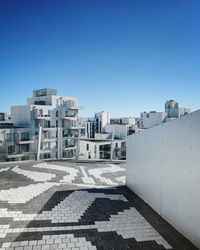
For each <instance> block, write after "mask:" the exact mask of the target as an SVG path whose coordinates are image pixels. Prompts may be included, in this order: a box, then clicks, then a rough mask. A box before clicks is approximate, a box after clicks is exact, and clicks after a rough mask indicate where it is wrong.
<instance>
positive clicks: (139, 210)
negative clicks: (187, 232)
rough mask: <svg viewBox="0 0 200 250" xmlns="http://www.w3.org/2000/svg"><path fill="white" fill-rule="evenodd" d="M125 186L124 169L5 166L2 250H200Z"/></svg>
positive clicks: (1, 174) (0, 171) (0, 188)
mask: <svg viewBox="0 0 200 250" xmlns="http://www.w3.org/2000/svg"><path fill="white" fill-rule="evenodd" d="M124 184H125V166H124V164H111V163H69V162H64V161H55V162H48V163H23V164H12V165H5V166H3V165H1V166H0V249H1V250H2V249H3V250H14V249H16V250H45V249H52V250H53V249H55V250H57V249H69V250H83V249H85V250H90V249H91V250H92V249H107V250H111V249H138V250H139V249H146V250H158V249H160V250H161V249H177V250H193V249H196V248H195V247H194V246H193V245H192V244H191V243H190V242H189V241H187V240H186V239H185V238H184V237H183V236H182V235H180V234H179V233H178V232H177V231H176V230H175V229H174V228H173V227H171V226H170V225H169V224H168V223H167V222H166V221H165V220H163V219H162V218H161V217H160V216H159V215H158V214H156V213H155V212H154V211H153V210H152V209H151V208H150V207H149V206H147V204H145V203H144V202H143V201H142V200H141V199H140V198H138V197H137V196H136V195H135V194H134V193H132V192H131V191H130V190H129V189H128V188H126V187H125V186H124Z"/></svg>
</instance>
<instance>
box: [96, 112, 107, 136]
mask: <svg viewBox="0 0 200 250" xmlns="http://www.w3.org/2000/svg"><path fill="white" fill-rule="evenodd" d="M109 123H110V117H109V114H108V113H107V112H105V111H102V112H99V113H95V118H94V128H95V133H102V132H103V128H104V126H105V125H106V124H109Z"/></svg>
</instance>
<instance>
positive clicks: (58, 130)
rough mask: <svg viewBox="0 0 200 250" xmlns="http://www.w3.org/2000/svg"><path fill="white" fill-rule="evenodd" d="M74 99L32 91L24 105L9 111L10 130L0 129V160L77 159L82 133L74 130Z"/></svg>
mask: <svg viewBox="0 0 200 250" xmlns="http://www.w3.org/2000/svg"><path fill="white" fill-rule="evenodd" d="M79 109H81V107H79V106H78V99H77V98H75V97H65V96H58V95H57V91H56V90H55V89H40V90H35V91H33V97H32V98H28V99H27V104H26V105H21V106H12V107H11V121H12V123H13V126H12V127H8V126H1V129H0V160H1V161H16V160H31V159H37V160H42V159H63V158H74V157H77V156H78V141H79V138H81V136H83V135H84V129H81V128H80V127H79V126H78V111H79Z"/></svg>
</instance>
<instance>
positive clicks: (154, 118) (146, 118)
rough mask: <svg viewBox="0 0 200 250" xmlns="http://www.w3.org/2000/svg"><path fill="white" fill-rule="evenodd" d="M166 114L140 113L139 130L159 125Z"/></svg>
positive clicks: (154, 112)
mask: <svg viewBox="0 0 200 250" xmlns="http://www.w3.org/2000/svg"><path fill="white" fill-rule="evenodd" d="M166 117H167V114H166V113H165V112H156V111H150V112H142V113H140V128H143V129H147V128H152V127H154V126H156V125H159V124H161V123H163V122H164V121H165V118H166Z"/></svg>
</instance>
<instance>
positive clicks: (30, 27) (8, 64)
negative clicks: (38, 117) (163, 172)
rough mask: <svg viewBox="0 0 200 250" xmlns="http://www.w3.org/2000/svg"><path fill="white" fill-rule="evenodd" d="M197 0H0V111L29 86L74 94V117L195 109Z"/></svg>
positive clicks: (199, 59) (199, 72) (199, 33)
mask: <svg viewBox="0 0 200 250" xmlns="http://www.w3.org/2000/svg"><path fill="white" fill-rule="evenodd" d="M199 13H200V1H199V0H196V1H193V0H191V1H188V0H187V1H184V0H146V1H143V0H138V1H136V0H130V1H128V0H120V1H119V0H105V1H104V0H91V1H88V0H59V1H56V0H53V1H48V0H45V1H44V0H41V1H38V0H34V1H33V0H29V1H27V0H24V1H21V0H17V1H16V0H13V1H11V0H1V2H0V110H1V111H8V112H9V110H10V106H11V105H20V104H25V102H26V98H27V97H30V96H32V90H33V89H39V88H46V87H48V88H57V90H58V94H59V95H65V96H77V97H78V98H79V104H80V105H83V106H84V107H85V110H84V111H81V113H80V115H81V116H87V115H93V113H94V112H97V111H101V110H105V111H108V112H109V113H110V114H111V116H113V117H117V116H133V115H138V114H139V112H140V111H144V110H146V111H149V110H157V111H162V110H164V102H165V101H166V100H168V99H175V100H177V101H179V103H180V105H181V106H182V107H191V108H192V110H196V109H198V108H200V15H199Z"/></svg>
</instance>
